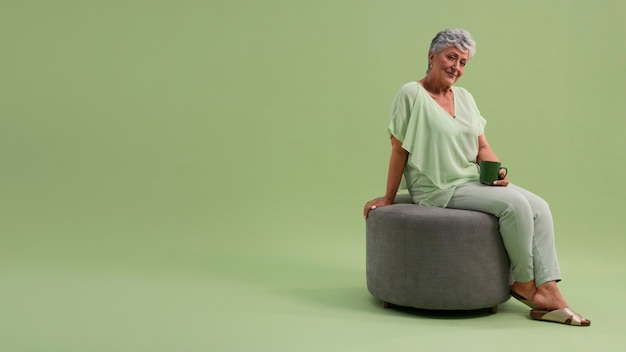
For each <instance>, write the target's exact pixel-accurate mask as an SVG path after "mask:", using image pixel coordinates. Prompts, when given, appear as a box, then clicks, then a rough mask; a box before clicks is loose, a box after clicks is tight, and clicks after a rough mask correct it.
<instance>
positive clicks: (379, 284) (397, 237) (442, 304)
mask: <svg viewBox="0 0 626 352" xmlns="http://www.w3.org/2000/svg"><path fill="white" fill-rule="evenodd" d="M366 247H367V252H366V273H367V288H368V290H369V291H370V293H371V294H372V295H373V296H374V297H376V298H378V299H380V300H381V301H382V302H383V306H384V307H388V306H389V304H395V305H400V306H410V307H415V308H421V309H437V310H471V309H483V308H491V309H492V311H493V312H494V313H495V312H496V311H497V307H498V304H501V303H503V302H505V301H506V300H508V299H509V297H510V295H509V285H510V279H511V270H510V262H509V258H508V256H507V254H506V251H505V249H504V245H503V244H502V239H501V238H500V233H499V232H498V219H497V218H496V217H494V216H492V215H489V214H486V213H481V212H476V211H469V210H458V209H442V208H430V207H423V206H419V205H415V204H413V202H412V201H411V198H410V197H409V196H408V195H407V194H401V195H398V196H397V197H396V201H395V204H393V205H390V206H386V207H381V208H379V209H376V210H374V211H371V212H370V214H369V216H368V218H367V221H366Z"/></svg>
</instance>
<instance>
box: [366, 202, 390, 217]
mask: <svg viewBox="0 0 626 352" xmlns="http://www.w3.org/2000/svg"><path fill="white" fill-rule="evenodd" d="M387 205H391V203H390V202H387V201H385V199H384V198H383V197H380V198H376V199H372V200H370V201H369V202H367V203H365V207H364V208H363V216H364V217H365V218H366V219H367V216H368V215H369V213H370V211H372V210H375V209H377V208H380V207H384V206H387Z"/></svg>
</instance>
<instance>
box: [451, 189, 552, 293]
mask: <svg viewBox="0 0 626 352" xmlns="http://www.w3.org/2000/svg"><path fill="white" fill-rule="evenodd" d="M448 208H456V209H467V210H477V211H482V212H485V213H489V214H492V215H495V216H496V217H497V218H498V219H499V222H500V235H501V236H502V241H503V243H504V247H505V248H506V251H507V253H508V255H509V258H510V260H511V265H512V269H513V278H514V279H515V281H518V282H527V281H531V280H533V279H534V280H535V284H536V285H537V286H539V285H541V284H544V283H546V282H548V281H560V280H561V273H560V269H559V263H558V259H557V255H556V248H555V245H554V224H553V222H552V213H551V212H550V207H549V206H548V203H547V202H546V201H545V200H543V199H542V198H541V197H539V196H537V195H535V194H533V193H531V192H529V191H527V190H525V189H523V188H521V187H518V186H515V185H513V184H509V185H508V186H507V187H499V186H486V185H483V184H481V183H479V182H470V183H466V184H464V185H460V186H457V188H456V190H455V191H454V194H453V196H452V198H451V199H450V202H449V203H448Z"/></svg>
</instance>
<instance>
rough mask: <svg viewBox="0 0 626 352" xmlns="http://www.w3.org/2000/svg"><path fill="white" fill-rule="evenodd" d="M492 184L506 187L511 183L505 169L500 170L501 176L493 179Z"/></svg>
mask: <svg viewBox="0 0 626 352" xmlns="http://www.w3.org/2000/svg"><path fill="white" fill-rule="evenodd" d="M491 185H492V186H500V187H506V186H508V185H509V179H508V178H507V177H506V175H505V172H504V170H500V177H499V178H498V179H497V180H496V181H493V183H492V184H491Z"/></svg>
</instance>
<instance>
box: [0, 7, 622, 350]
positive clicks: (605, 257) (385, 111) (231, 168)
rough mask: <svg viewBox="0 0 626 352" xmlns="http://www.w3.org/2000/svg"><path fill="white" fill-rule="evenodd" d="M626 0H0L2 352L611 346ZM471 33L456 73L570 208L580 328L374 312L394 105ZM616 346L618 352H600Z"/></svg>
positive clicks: (536, 180)
mask: <svg viewBox="0 0 626 352" xmlns="http://www.w3.org/2000/svg"><path fill="white" fill-rule="evenodd" d="M625 11H626V3H625V2H622V1H616V0H615V1H609V0H600V1H591V0H589V1H573V0H572V1H566V0H562V1H546V0H532V1H495V0H494V1H486V0H485V1H446V2H438V1H428V2H426V1H400V0H397V1H356V0H352V1H346V0H333V1H331V0H316V1H299V0H298V1H286V0H284V1H279V0H267V1H251V0H247V1H237V0H234V1H226V0H224V1H193V0H176V1H175V0H169V1H148V0H143V1H142V0H128V1H121V0H117V1H116V0H114V1H104V0H91V1H89V0H86V1H77V0H66V1H35V0H23V1H10V0H1V1H0V44H1V46H0V96H1V98H0V101H1V103H0V161H1V164H0V165H1V167H2V173H1V175H2V176H1V178H0V180H1V181H2V192H1V199H2V203H1V209H0V211H1V214H2V218H1V222H0V236H1V244H0V349H1V350H3V351H330V350H332V351H346V350H360V351H368V350H371V351H380V350H383V349H384V350H390V349H402V350H407V349H409V348H410V349H415V348H418V347H421V348H429V349H431V350H441V351H445V350H454V349H459V348H463V349H464V350H469V351H472V350H481V351H482V350H485V349H487V350H490V349H494V350H495V349H497V350H501V349H503V348H505V349H507V350H509V351H522V350H526V349H527V348H528V347H529V342H530V341H532V343H531V345H532V346H533V347H542V349H543V348H545V350H548V349H550V350H553V351H558V350H568V351H597V350H603V351H616V350H619V349H621V348H623V347H624V343H623V342H620V336H621V335H620V334H621V333H622V330H623V328H622V327H621V326H622V324H623V316H622V315H621V314H622V312H623V309H622V308H623V307H622V306H621V304H622V302H621V301H620V299H621V298H622V297H623V291H624V289H626V282H625V279H624V274H625V273H624V271H625V270H624V267H625V264H626V262H625V260H624V258H623V257H624V256H623V254H624V248H626V240H625V239H624V236H623V235H624V230H623V228H624V219H623V215H622V213H623V205H622V201H623V199H624V195H625V191H624V186H623V180H624V176H626V175H625V174H626V169H625V167H624V162H623V158H624V157H623V155H624V154H623V151H624V147H623V145H624V144H623V140H624V137H623V136H624V128H625V127H626V122H624V121H625V120H624V113H623V112H624V111H625V109H626V99H624V97H623V93H624V90H623V88H622V83H623V81H624V78H626V73H625V72H626V71H625V70H624V69H623V67H622V66H623V65H622V63H623V61H624V59H626V46H625V44H624V34H625V33H626V24H625V22H624V20H623V14H624V13H625ZM444 28H465V29H468V30H469V31H470V32H471V33H472V35H473V36H474V38H475V39H476V41H477V43H478V46H477V54H476V56H475V57H474V58H473V59H472V60H470V62H469V64H468V66H467V67H466V72H465V76H464V77H463V78H462V79H461V80H460V82H459V83H458V85H459V86H463V87H465V88H467V89H468V90H469V91H470V92H472V93H473V95H474V97H475V98H476V100H477V102H478V105H479V107H480V109H481V111H482V114H483V115H484V117H485V118H486V119H487V120H488V125H487V136H488V137H489V140H490V142H491V145H492V147H493V148H494V149H495V151H496V153H497V154H498V156H499V158H500V159H501V160H502V161H503V162H504V164H505V165H506V166H507V167H508V169H509V177H510V179H511V181H512V182H514V183H516V184H518V185H521V186H524V187H526V188H529V189H531V190H533V191H535V192H536V193H538V194H540V195H542V196H543V197H544V198H545V199H547V200H548V201H549V202H550V204H551V207H552V209H553V213H554V217H555V221H556V230H557V247H558V250H559V258H560V260H561V266H562V271H563V274H564V281H563V282H562V284H561V287H562V290H563V292H564V294H565V297H566V298H567V299H568V300H569V301H570V303H571V304H572V306H573V308H574V309H576V310H579V311H580V312H581V313H584V314H585V315H586V316H588V317H589V318H590V319H591V320H592V321H593V325H592V327H591V328H589V329H580V330H578V329H577V330H575V331H574V330H572V329H574V328H572V327H566V326H561V325H556V324H545V323H538V322H534V321H530V320H529V319H528V317H527V316H528V312H527V310H526V309H525V308H524V307H523V306H521V305H520V304H518V303H517V302H513V301H509V302H507V303H505V304H503V305H501V306H500V313H498V314H496V315H493V316H477V317H452V318H450V317H445V318H442V317H440V316H438V317H432V316H429V315H428V314H426V315H425V314H418V313H415V312H406V311H397V310H382V309H381V308H380V307H379V306H377V303H376V301H375V300H374V299H373V298H372V297H371V296H370V295H369V293H368V292H367V289H366V288H365V253H364V252H365V240H364V230H365V226H364V221H363V218H362V207H363V204H364V203H365V202H366V201H367V200H369V199H371V198H373V197H376V196H380V195H382V194H383V192H384V188H385V179H386V168H387V161H388V157H389V150H390V148H389V141H388V136H387V132H386V125H387V122H388V119H389V109H390V104H391V99H392V98H393V96H394V94H395V93H396V91H397V90H398V88H399V87H400V86H401V85H402V84H403V83H405V82H407V81H410V80H415V79H419V78H421V77H422V76H423V74H424V71H425V69H426V55H427V50H428V46H429V44H430V40H431V39H432V37H433V36H434V35H435V34H436V33H437V32H438V31H439V30H441V29H444ZM599 346H601V347H599Z"/></svg>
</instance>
